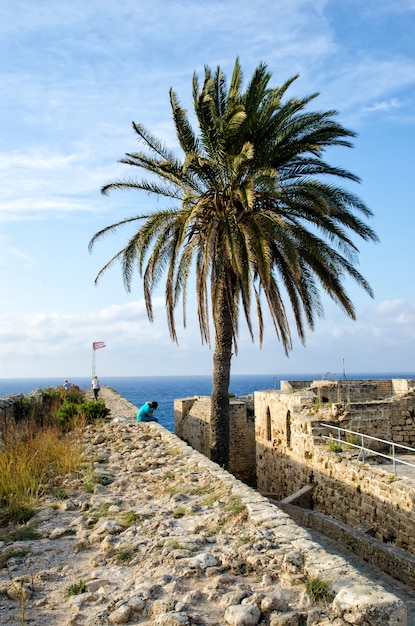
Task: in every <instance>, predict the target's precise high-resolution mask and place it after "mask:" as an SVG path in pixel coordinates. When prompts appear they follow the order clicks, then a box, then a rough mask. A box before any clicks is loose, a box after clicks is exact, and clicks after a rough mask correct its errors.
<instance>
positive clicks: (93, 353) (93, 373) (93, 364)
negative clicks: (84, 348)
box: [92, 344, 96, 378]
mask: <svg viewBox="0 0 415 626" xmlns="http://www.w3.org/2000/svg"><path fill="white" fill-rule="evenodd" d="M95 359H96V350H95V347H94V344H92V378H94V376H95V362H96V361H95Z"/></svg>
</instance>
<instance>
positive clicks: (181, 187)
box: [89, 59, 377, 467]
mask: <svg viewBox="0 0 415 626" xmlns="http://www.w3.org/2000/svg"><path fill="white" fill-rule="evenodd" d="M296 78H297V76H294V77H292V78H290V79H289V80H288V81H287V82H286V83H284V84H283V85H282V86H281V87H274V88H272V87H269V82H270V79H271V74H270V73H269V72H268V70H267V67H266V65H265V64H263V63H261V64H260V65H259V66H258V67H257V68H256V70H255V71H254V74H253V76H252V79H251V80H250V82H249V84H248V86H247V88H246V90H243V76H242V70H241V66H240V63H239V60H238V59H237V60H236V62H235V66H234V70H233V73H232V77H231V81H230V84H229V87H228V83H227V80H226V77H225V75H224V73H223V72H222V71H221V69H220V68H219V67H218V68H217V70H216V72H214V73H213V72H212V71H211V70H210V69H209V68H208V67H205V71H204V80H203V84H202V85H200V84H199V80H198V78H197V75H196V74H194V76H193V105H194V111H195V114H196V119H197V124H198V131H197V132H196V131H195V130H194V129H193V127H192V125H191V123H190V121H189V118H188V115H187V113H186V111H185V110H184V109H183V108H182V107H181V106H180V103H179V100H178V98H177V96H176V94H175V92H174V91H173V90H170V104H171V109H172V114H173V120H174V125H175V130H176V133H177V138H178V141H179V144H180V147H181V150H182V151H183V157H182V158H179V157H177V156H176V154H175V153H174V152H172V151H170V150H168V149H167V148H166V146H165V145H164V144H163V143H162V142H161V141H159V140H158V139H157V138H155V137H154V136H152V134H151V133H150V132H149V131H148V130H146V129H145V128H144V127H143V126H142V125H140V124H136V123H133V128H134V131H135V133H136V134H137V136H138V138H139V139H140V140H141V141H142V143H143V144H144V146H145V149H146V151H143V152H138V153H134V154H126V157H125V158H123V159H121V163H125V164H127V165H131V166H134V167H138V168H140V170H144V171H145V172H146V173H148V174H150V177H149V178H147V179H141V180H135V179H134V180H118V181H115V182H113V183H110V184H108V185H105V186H104V187H103V188H102V193H103V194H108V193H109V192H110V191H112V190H113V189H135V190H138V191H142V192H145V193H147V194H150V195H153V196H156V197H163V198H166V199H167V200H168V201H169V202H171V201H172V200H173V203H174V205H175V206H174V207H173V208H171V207H170V206H167V205H166V208H164V209H162V210H157V211H155V212H150V213H145V214H142V215H137V216H135V217H131V218H128V219H124V220H122V221H120V222H117V223H116V224H112V225H111V226H108V227H106V228H104V229H103V230H100V231H99V232H98V233H96V234H95V235H94V237H93V238H92V239H91V242H90V244H89V247H90V250H91V249H92V247H93V245H94V244H95V243H96V242H97V241H98V240H99V239H101V238H102V237H103V236H104V235H105V234H107V233H108V232H109V231H114V230H115V229H118V228H119V227H120V226H123V225H125V224H129V223H132V222H138V223H139V226H138V230H136V232H135V233H134V234H133V236H132V237H131V238H130V240H129V241H128V242H127V244H126V245H125V247H124V248H123V249H122V250H120V251H119V252H117V254H115V256H113V258H112V259H111V260H110V261H109V262H108V263H106V265H105V266H104V267H103V268H102V269H101V270H100V272H99V273H98V275H97V277H96V282H97V281H98V280H99V279H100V278H101V276H102V275H103V273H104V272H105V271H106V270H107V269H108V267H109V266H110V265H112V264H113V263H114V262H115V261H117V260H119V261H121V264H122V273H123V278H124V284H125V286H126V289H127V290H130V287H131V280H132V276H133V275H134V273H135V272H136V271H137V270H138V272H139V274H140V276H141V277H142V279H143V289H144V297H145V302H146V306H147V314H148V317H149V320H150V321H152V319H153V310H152V291H153V288H154V287H155V286H156V285H157V284H158V283H159V281H160V280H161V278H162V277H165V294H166V296H165V297H166V310H167V320H168V326H169V330H170V336H171V338H172V340H174V341H177V334H176V323H175V309H176V305H177V304H178V302H179V301H180V300H182V302H183V311H184V316H183V317H184V320H183V321H184V325H186V296H187V287H188V279H189V276H190V275H192V274H193V272H195V275H196V291H197V303H198V320H199V326H200V331H201V339H202V343H207V344H209V345H210V324H209V321H210V320H212V321H213V329H214V356H213V375H212V396H211V458H212V460H214V461H215V462H217V463H218V464H220V465H222V466H223V467H227V466H228V458H229V382H230V371H231V358H232V354H233V353H236V352H237V339H238V324H239V316H240V312H241V309H242V310H243V314H244V317H245V320H246V322H247V327H248V329H249V332H250V334H251V337H252V339H254V330H253V325H252V319H251V309H252V308H253V307H254V306H255V309H256V317H257V322H258V337H259V343H260V345H261V344H262V340H263V329H264V319H263V310H264V309H263V307H264V302H266V306H267V308H268V310H269V313H270V316H271V319H272V322H273V325H274V329H275V332H276V335H277V338H278V340H279V341H280V342H281V343H282V346H283V348H284V350H285V353H286V354H288V352H289V351H290V350H291V349H292V341H291V332H290V326H289V320H288V315H287V310H286V306H285V304H284V303H285V301H286V302H288V303H289V305H290V307H291V311H292V314H293V317H294V319H295V324H296V328H297V333H298V336H299V337H300V339H301V340H302V342H303V343H304V341H305V327H306V326H307V327H308V328H309V329H310V330H313V328H314V324H315V318H316V316H317V317H322V315H323V307H322V302H321V299H320V291H321V290H322V291H324V292H325V293H326V294H328V295H329V296H330V298H332V299H333V300H334V301H335V302H336V303H338V304H339V305H340V307H341V308H342V309H343V311H344V312H345V313H346V315H348V316H349V317H351V318H352V319H354V318H355V310H354V306H353V303H352V302H351V300H350V299H349V297H348V295H347V293H346V289H345V286H344V279H345V278H346V277H351V278H353V279H354V281H356V283H358V284H359V285H360V286H361V287H362V288H363V289H364V290H365V291H366V292H367V293H369V294H370V295H371V296H373V294H372V290H371V288H370V286H369V284H368V283H367V281H366V280H365V279H364V277H363V276H362V275H361V274H360V273H359V272H358V271H357V269H356V267H355V266H356V263H357V257H358V252H359V251H358V248H357V247H356V245H355V243H353V241H352V238H351V236H352V235H358V236H359V237H361V238H362V239H364V240H373V241H376V240H377V237H376V234H375V233H374V231H373V230H372V229H371V228H370V227H369V226H368V225H367V224H366V223H365V218H369V217H371V216H372V213H371V212H370V210H369V209H368V208H367V207H366V206H365V205H364V203H363V202H362V201H361V200H360V199H359V198H358V197H357V196H356V195H354V194H353V193H350V192H349V191H347V190H346V189H344V188H342V187H340V186H337V184H335V183H333V180H334V181H337V180H338V179H346V180H348V181H354V182H357V181H358V178H357V177H356V176H355V175H353V174H352V173H350V172H348V171H346V170H344V169H342V168H339V167H333V166H331V165H329V164H328V163H327V162H326V161H325V160H323V152H324V150H325V149H326V147H329V146H348V147H350V146H351V143H350V138H352V137H354V133H353V132H352V131H350V130H347V129H346V128H344V127H343V126H342V125H341V124H339V123H338V122H336V121H335V119H334V118H335V115H336V112H335V111H323V112H307V111H306V107H307V105H308V104H309V103H310V102H311V101H312V100H313V99H314V98H316V96H317V95H318V94H313V95H311V96H309V97H306V98H301V99H298V98H290V99H286V100H285V101H283V97H284V95H285V93H286V91H287V89H288V88H289V87H290V86H291V84H292V83H293V82H294V80H295V79H296Z"/></svg>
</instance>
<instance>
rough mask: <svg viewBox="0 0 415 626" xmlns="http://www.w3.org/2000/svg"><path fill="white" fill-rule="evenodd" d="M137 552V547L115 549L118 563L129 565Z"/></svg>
mask: <svg viewBox="0 0 415 626" xmlns="http://www.w3.org/2000/svg"><path fill="white" fill-rule="evenodd" d="M136 554H137V548H132V547H131V548H118V550H116V551H115V562H116V563H117V565H126V564H127V565H128V563H129V562H130V561H131V560H132V559H133V557H134V556H135V555H136Z"/></svg>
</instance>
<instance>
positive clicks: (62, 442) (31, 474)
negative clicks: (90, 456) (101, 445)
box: [0, 423, 82, 524]
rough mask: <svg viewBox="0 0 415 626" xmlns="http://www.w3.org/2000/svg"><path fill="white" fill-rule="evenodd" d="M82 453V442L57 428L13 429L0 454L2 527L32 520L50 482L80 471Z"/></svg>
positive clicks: (0, 522)
mask: <svg viewBox="0 0 415 626" xmlns="http://www.w3.org/2000/svg"><path fill="white" fill-rule="evenodd" d="M81 454H82V447H81V444H80V442H79V441H75V440H74V439H73V438H72V440H69V439H68V438H67V437H66V436H64V435H62V431H61V430H60V429H59V428H57V427H55V426H47V427H43V428H42V427H40V426H39V425H36V424H30V423H28V424H26V426H25V427H24V428H23V427H22V425H19V426H16V428H15V429H10V428H9V430H8V433H7V436H6V438H5V441H4V448H3V451H2V452H0V524H5V523H9V522H14V523H22V522H25V521H27V520H28V519H30V517H31V516H32V515H33V512H34V509H35V506H36V503H37V502H38V500H39V498H40V497H41V496H42V495H43V494H44V493H45V491H46V489H47V485H48V482H49V481H50V479H52V478H54V477H56V476H61V475H64V474H67V473H68V472H73V471H76V470H78V469H79V468H80V466H81V462H82V459H81Z"/></svg>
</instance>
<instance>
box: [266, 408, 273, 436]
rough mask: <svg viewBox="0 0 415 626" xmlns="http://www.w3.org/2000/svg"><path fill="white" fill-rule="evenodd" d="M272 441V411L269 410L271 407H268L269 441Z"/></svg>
mask: <svg viewBox="0 0 415 626" xmlns="http://www.w3.org/2000/svg"><path fill="white" fill-rule="evenodd" d="M271 440H272V429H271V411H270V410H269V406H267V441H271Z"/></svg>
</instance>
